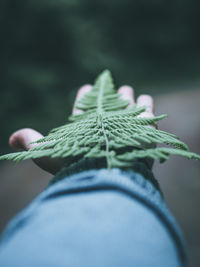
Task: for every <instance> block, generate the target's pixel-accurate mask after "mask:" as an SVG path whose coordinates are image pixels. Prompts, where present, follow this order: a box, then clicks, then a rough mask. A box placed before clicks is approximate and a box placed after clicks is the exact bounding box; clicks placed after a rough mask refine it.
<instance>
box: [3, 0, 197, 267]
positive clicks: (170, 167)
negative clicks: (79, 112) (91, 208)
mask: <svg viewBox="0 0 200 267" xmlns="http://www.w3.org/2000/svg"><path fill="white" fill-rule="evenodd" d="M199 13H200V1H198V0H173V1H172V0H168V1H162V0H137V1H133V0H130V1H129V0H109V1H108V0H82V1H81V0H18V1H16V0H1V1H0V37H1V39H0V108H1V112H0V121H1V131H0V133H1V138H0V154H4V153H6V152H10V151H11V149H10V148H9V146H8V137H9V135H10V134H11V133H12V132H13V131H15V130H17V129H20V128H23V127H31V128H34V129H37V130H38V131H40V132H41V133H43V134H47V133H48V131H49V130H50V129H52V128H53V127H56V126H60V125H62V124H64V123H65V122H66V121H67V116H68V115H69V114H70V112H71V108H72V104H73V100H74V96H75V94H76V91H77V89H78V88H79V87H80V86H81V85H83V84H85V83H92V82H93V81H94V79H95V77H96V76H97V75H98V74H99V73H100V72H101V71H102V70H104V69H105V68H107V69H110V70H111V71H112V73H113V76H114V79H115V82H116V85H117V86H120V85H123V84H130V85H132V86H134V88H135V89H136V95H139V94H141V93H150V94H152V95H153V96H154V97H155V99H156V101H155V102H156V114H161V113H167V114H169V119H167V120H164V121H163V122H161V123H160V126H159V127H160V128H161V129H163V130H166V131H169V132H173V133H175V134H177V135H178V136H180V138H181V139H182V140H183V141H184V142H186V143H187V144H188V145H189V147H190V148H191V150H192V151H194V152H197V153H200V138H199V137H200V134H199V133H200V118H199V114H200V105H199V102H200V90H199V89H200V71H199V69H200V35H199V26H200V15H199ZM154 172H155V175H156V177H157V178H158V180H159V182H160V184H161V187H162V189H163V192H164V195H165V198H166V201H167V203H168V205H169V207H170V209H171V210H172V212H173V214H174V215H175V217H176V219H177V220H178V222H179V224H180V226H181V228H182V229H183V233H184V235H185V238H186V242H187V251H188V255H189V266H190V267H198V266H200V226H199V225H200V211H199V203H200V164H199V163H198V162H196V161H189V160H187V159H183V158H179V157H172V158H171V159H170V160H169V161H168V162H167V163H165V164H164V165H159V164H156V165H155V168H154ZM49 178H50V175H49V174H47V173H45V172H43V171H41V170H40V169H39V168H37V167H35V166H34V165H33V164H32V163H31V161H26V162H23V163H20V164H19V165H17V166H16V165H14V164H13V163H11V162H0V231H2V229H3V228H4V227H5V225H6V223H7V222H8V221H9V219H10V218H12V217H13V215H14V214H16V212H18V211H19V210H21V209H22V208H23V207H24V206H26V205H27V203H29V202H30V201H31V200H32V199H33V198H34V197H35V196H36V195H37V194H38V193H39V192H41V190H42V189H44V188H45V187H46V185H47V183H48V181H49Z"/></svg>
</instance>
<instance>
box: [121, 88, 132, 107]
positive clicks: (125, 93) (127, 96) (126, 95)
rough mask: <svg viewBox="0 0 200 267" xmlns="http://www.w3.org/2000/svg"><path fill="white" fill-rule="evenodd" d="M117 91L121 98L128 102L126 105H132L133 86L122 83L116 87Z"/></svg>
mask: <svg viewBox="0 0 200 267" xmlns="http://www.w3.org/2000/svg"><path fill="white" fill-rule="evenodd" d="M118 93H119V94H120V95H121V98H122V99H124V100H128V101H129V102H130V103H129V105H128V106H132V105H133V104H134V102H135V100H134V89H133V87H131V86H129V85H123V86H121V87H120V88H119V89H118Z"/></svg>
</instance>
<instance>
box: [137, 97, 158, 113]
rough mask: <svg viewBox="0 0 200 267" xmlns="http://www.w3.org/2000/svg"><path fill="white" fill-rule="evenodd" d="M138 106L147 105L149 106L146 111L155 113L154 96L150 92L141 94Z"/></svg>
mask: <svg viewBox="0 0 200 267" xmlns="http://www.w3.org/2000/svg"><path fill="white" fill-rule="evenodd" d="M137 106H138V107H141V106H146V107H147V109H146V111H147V112H149V113H153V112H154V99H153V97H152V96H150V95H148V94H143V95H140V96H139V97H138V98H137Z"/></svg>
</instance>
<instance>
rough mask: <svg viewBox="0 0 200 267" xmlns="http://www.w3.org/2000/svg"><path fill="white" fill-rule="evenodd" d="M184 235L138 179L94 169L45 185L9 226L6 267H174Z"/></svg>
mask: <svg viewBox="0 0 200 267" xmlns="http://www.w3.org/2000/svg"><path fill="white" fill-rule="evenodd" d="M184 265H185V251H184V245H183V241H182V237H181V233H180V230H179V228H178V226H177V224H176V222H175V220H174V218H173V216H172V215H171V214H170V212H169V211H168V209H167V207H166V204H165V201H164V199H163V197H162V195H161V194H160V192H159V190H157V189H156V187H155V186H154V185H153V184H152V183H151V182H150V181H148V180H147V179H145V178H144V177H143V176H142V175H141V174H139V173H135V172H132V171H130V172H124V171H122V170H119V169H112V170H111V171H108V170H106V169H100V170H90V171H85V172H81V173H79V174H75V175H72V176H70V177H63V179H62V180H60V181H58V182H56V183H55V184H53V185H51V186H49V187H47V189H46V190H45V191H44V192H42V193H41V194H40V195H39V196H38V197H37V198H36V199H35V200H34V201H33V202H32V203H31V204H30V205H29V206H28V207H27V208H25V209H24V210H23V211H22V212H20V213H19V214H18V215H17V216H16V217H15V218H14V219H13V220H12V221H11V222H10V223H9V224H8V226H7V227H6V229H5V231H4V233H3V235H2V237H1V243H0V266H2V267H7V266H9V267H11V266H13V267H16V266H19V267H23V266H24V267H31V266H33V267H35V266H37V267H40V266H41V267H44V266H48V267H51V266H55V267H60V266H63V267H66V266H70V267H80V266H85V267H100V266H101V267H102V266H105V267H107V266H108V267H118V266H120V267H123V266H125V267H129V266H139V267H144V266H148V267H149V266H152V267H161V266H162V267H164V266H167V267H169V266H170V267H175V266H176V267H177V266H184Z"/></svg>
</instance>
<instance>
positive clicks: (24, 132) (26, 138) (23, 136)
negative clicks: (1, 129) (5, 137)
mask: <svg viewBox="0 0 200 267" xmlns="http://www.w3.org/2000/svg"><path fill="white" fill-rule="evenodd" d="M42 137H43V135H42V134H40V133H39V132H37V131H35V130H33V129H30V128H25V129H21V130H18V131H16V132H15V133H13V134H12V135H11V137H10V139H9V144H10V146H11V147H12V148H13V149H14V150H17V151H21V150H29V149H30V148H33V147H35V146H36V145H37V144H30V143H31V142H35V141H37V140H39V139H41V138H42Z"/></svg>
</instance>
